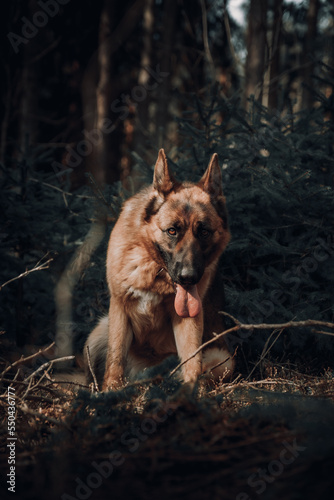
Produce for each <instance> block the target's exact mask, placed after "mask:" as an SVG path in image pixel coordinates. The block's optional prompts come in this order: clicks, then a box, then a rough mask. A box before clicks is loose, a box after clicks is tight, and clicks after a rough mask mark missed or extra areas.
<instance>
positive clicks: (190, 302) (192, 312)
mask: <svg viewBox="0 0 334 500" xmlns="http://www.w3.org/2000/svg"><path fill="white" fill-rule="evenodd" d="M174 307H175V311H176V314H178V315H179V316H181V317H182V318H188V317H190V318H194V317H195V316H197V314H199V313H200V312H201V309H202V302H201V299H200V296H199V295H198V291H197V286H196V285H193V286H191V287H189V288H187V290H186V289H185V288H183V287H182V286H181V285H176V297H175V302H174Z"/></svg>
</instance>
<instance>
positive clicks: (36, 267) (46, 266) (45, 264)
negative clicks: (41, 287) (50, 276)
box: [0, 257, 53, 291]
mask: <svg viewBox="0 0 334 500" xmlns="http://www.w3.org/2000/svg"><path fill="white" fill-rule="evenodd" d="M43 259H44V257H43ZM43 259H41V260H40V261H39V262H37V264H35V265H34V267H33V268H32V269H27V270H26V271H25V272H24V273H21V274H20V275H19V276H16V277H15V278H12V279H11V280H9V281H6V283H3V284H2V285H0V291H1V290H2V289H3V288H4V287H5V286H7V285H9V283H12V282H13V281H16V280H19V279H21V278H25V276H28V274H30V273H33V272H34V271H42V269H49V264H50V262H52V261H53V259H52V258H51V259H49V260H47V261H46V262H43V264H40V262H41V261H42V260H43Z"/></svg>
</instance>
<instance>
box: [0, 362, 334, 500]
mask: <svg viewBox="0 0 334 500" xmlns="http://www.w3.org/2000/svg"><path fill="white" fill-rule="evenodd" d="M36 358H37V354H35V355H33V356H32V357H30V359H28V358H27V357H26V358H25V359H20V360H16V364H15V362H14V363H13V361H12V360H11V365H10V364H9V362H8V360H7V361H6V360H5V359H2V360H1V363H2V366H0V373H1V372H2V375H1V378H2V380H1V384H2V386H1V400H0V412H1V431H0V450H1V459H0V460H1V461H0V471H1V485H0V486H1V488H2V489H3V490H4V491H6V490H7V492H6V493H7V494H8V497H9V498H10V497H11V498H19V499H21V498H22V499H31V500H32V499H34V500H39V499H48V500H49V499H50V500H53V499H56V498H57V499H62V500H69V499H73V498H77V499H88V498H92V499H94V498H96V499H109V498H110V499H130V498H131V499H157V498H158V499H160V500H164V499H167V498H168V499H170V498H173V499H174V498H180V499H181V498H183V499H188V498H189V499H190V498H191V499H193V500H196V499H210V500H211V499H217V500H218V499H227V500H230V499H236V500H248V499H257V498H261V499H276V498H277V499H292V500H294V499H296V500H297V499H314V498H321V499H322V500H323V499H327V498H328V499H329V498H332V492H333V486H334V478H333V470H334V469H333V467H334V425H333V424H334V376H333V372H332V371H330V370H324V371H323V373H322V374H321V375H319V376H312V375H307V374H305V373H302V371H301V370H300V369H298V367H293V368H292V367H291V366H284V365H279V364H272V363H270V362H269V361H268V362H267V363H266V364H265V365H263V367H262V376H261V374H260V376H258V377H254V378H252V379H251V380H247V379H245V378H243V377H242V376H241V375H236V376H235V377H234V380H232V381H231V382H230V383H225V384H216V385H215V386H211V387H208V386H207V385H205V384H204V382H203V381H202V382H201V381H200V382H199V384H198V385H197V387H196V388H195V389H194V390H192V391H191V390H189V389H188V388H187V387H185V386H182V385H181V384H180V383H179V382H178V381H177V380H176V379H169V378H168V376H166V375H165V373H164V370H165V371H166V369H170V366H167V365H166V366H164V367H162V370H161V373H157V374H156V375H155V376H152V377H150V378H146V379H142V380H138V381H137V382H135V383H132V384H129V385H128V386H127V387H125V388H124V389H123V390H122V391H118V392H110V393H97V392H93V388H92V387H90V388H88V387H85V386H84V383H83V384H82V379H81V378H80V374H79V372H74V374H72V376H71V377H70V378H69V377H68V376H65V375H62V374H60V373H55V372H53V371H52V370H51V367H52V363H51V362H50V361H47V362H45V363H44V365H45V366H44V368H43V369H40V368H37V369H36V365H35V366H34V368H33V369H30V371H28V370H25V369H24V367H27V366H28V365H29V363H30V362H31V361H32V360H36ZM36 371H37V373H36ZM81 377H82V376H81ZM13 401H14V402H13ZM13 415H14V417H12V416H13ZM13 421H14V422H15V428H14V426H13V425H12V424H11V423H10V422H13ZM12 431H14V432H13V433H12ZM13 437H14V438H16V439H15V440H13V439H11V438H13ZM13 443H14V444H13ZM9 445H10V446H9ZM11 458H12V459H14V460H15V465H14V467H15V469H12V476H8V474H9V473H10V472H11V471H10V466H11V465H10V464H9V461H10V459H11ZM11 479H12V480H13V481H14V483H13V484H15V488H14V489H15V495H14V496H13V495H12V494H11V493H10V492H8V487H10V485H11V483H7V481H9V480H11ZM9 495H11V496H9ZM1 498H6V494H5V495H4V496H1Z"/></svg>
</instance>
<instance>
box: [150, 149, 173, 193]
mask: <svg viewBox="0 0 334 500" xmlns="http://www.w3.org/2000/svg"><path fill="white" fill-rule="evenodd" d="M176 184H177V182H176V181H175V179H174V177H173V176H172V174H171V173H170V171H169V168H168V163H167V158H166V155H165V151H164V150H163V149H160V151H159V155H158V159H157V162H156V164H155V168H154V177H153V187H154V189H156V190H157V191H158V193H160V194H162V195H163V196H166V195H167V194H168V193H170V192H171V191H172V190H173V188H174V187H175V186H176Z"/></svg>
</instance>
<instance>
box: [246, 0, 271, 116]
mask: <svg viewBox="0 0 334 500" xmlns="http://www.w3.org/2000/svg"><path fill="white" fill-rule="evenodd" d="M266 34H267V0H251V2H250V8H249V13H248V32H247V59H246V68H245V91H244V92H245V93H244V103H245V107H246V108H247V109H248V107H249V106H248V103H247V99H248V98H249V97H250V96H251V95H253V96H254V98H255V100H257V101H259V102H261V101H262V93H263V79H264V71H265V67H266V59H267V47H266V45H267V41H266Z"/></svg>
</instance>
